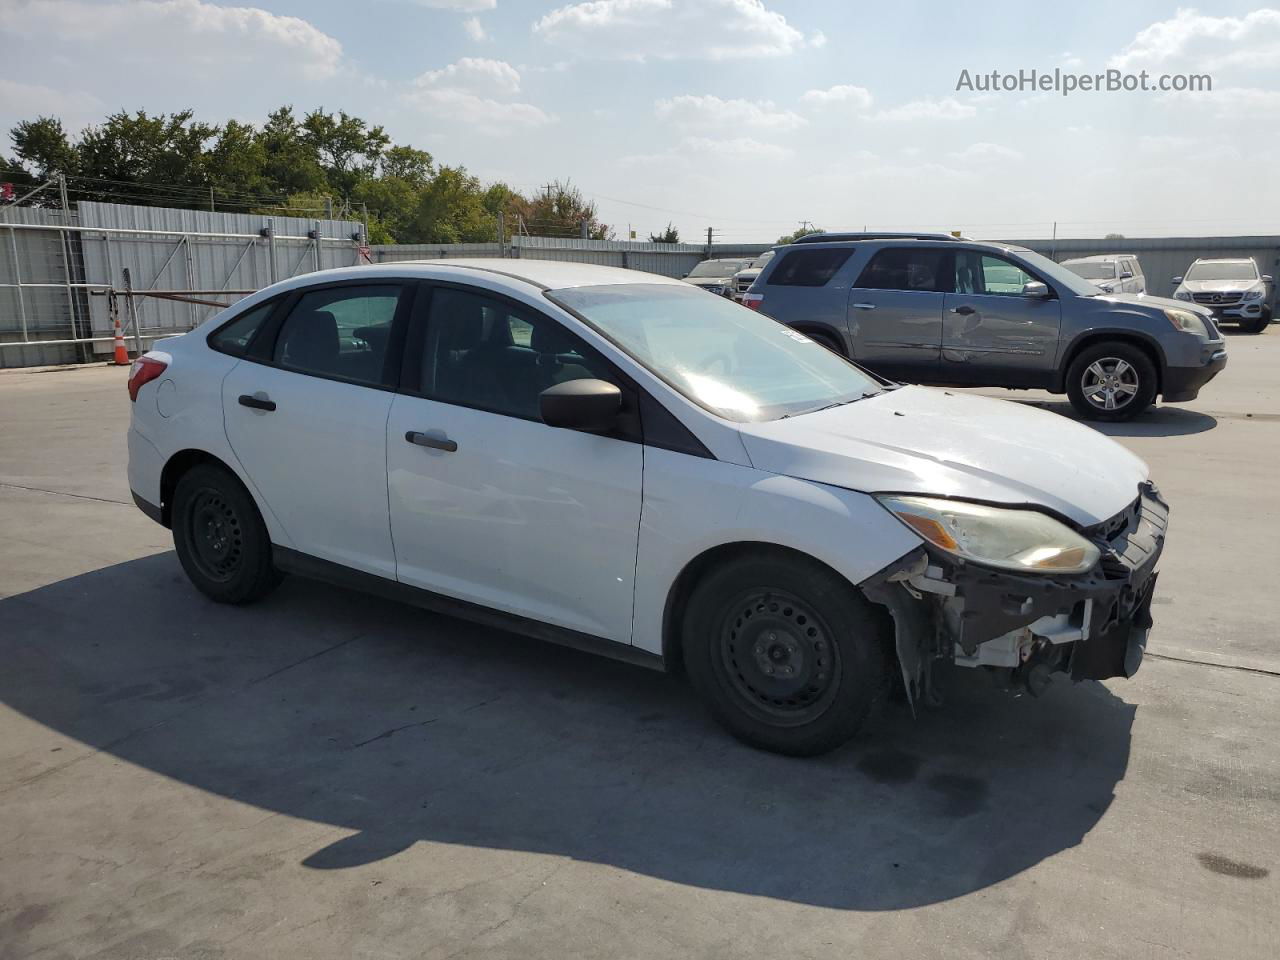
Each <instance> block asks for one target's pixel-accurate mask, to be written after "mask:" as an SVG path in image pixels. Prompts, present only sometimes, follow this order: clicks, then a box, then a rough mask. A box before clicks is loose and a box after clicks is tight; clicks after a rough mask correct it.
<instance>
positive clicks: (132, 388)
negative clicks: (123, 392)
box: [129, 356, 169, 403]
mask: <svg viewBox="0 0 1280 960" xmlns="http://www.w3.org/2000/svg"><path fill="white" fill-rule="evenodd" d="M168 367H169V365H168V364H167V363H165V362H164V361H163V360H157V359H156V358H155V357H147V356H142V357H139V358H138V359H137V360H135V361H133V366H132V367H130V368H129V400H130V401H131V402H134V403H136V402H137V400H138V391H139V390H141V389H142V388H143V386H144V385H145V384H148V383H150V382H151V381H152V380H154V379H155V378H156V377H158V376H160V374H162V373H164V372H165V370H167V369H168Z"/></svg>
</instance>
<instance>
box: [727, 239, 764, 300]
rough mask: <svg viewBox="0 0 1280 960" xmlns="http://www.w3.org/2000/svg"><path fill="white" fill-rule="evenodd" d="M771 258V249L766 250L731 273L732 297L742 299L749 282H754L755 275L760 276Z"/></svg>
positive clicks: (748, 288) (749, 285) (749, 284)
mask: <svg viewBox="0 0 1280 960" xmlns="http://www.w3.org/2000/svg"><path fill="white" fill-rule="evenodd" d="M772 259H773V251H772V250H766V251H765V252H764V253H762V254H760V256H758V257H756V258H755V259H753V260H748V261H747V265H746V266H745V267H744V268H743V269H741V270H739V271H738V272H737V273H735V274H734V275H733V299H735V300H738V301H741V300H742V297H743V295H745V294H746V292H747V291H748V290H750V289H751V284H753V283H755V280H756V277H758V276H760V271H761V270H763V269H764V265H765V264H766V263H768V262H769V261H770V260H772Z"/></svg>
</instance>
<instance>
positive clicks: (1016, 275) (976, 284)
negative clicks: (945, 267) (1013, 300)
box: [956, 251, 1036, 297]
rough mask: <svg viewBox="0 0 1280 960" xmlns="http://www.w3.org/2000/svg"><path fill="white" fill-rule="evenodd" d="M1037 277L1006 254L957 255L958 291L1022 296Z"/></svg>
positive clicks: (997, 295) (980, 294)
mask: <svg viewBox="0 0 1280 960" xmlns="http://www.w3.org/2000/svg"><path fill="white" fill-rule="evenodd" d="M1035 279H1036V278H1035V277H1033V276H1031V274H1029V273H1027V272H1026V271H1025V270H1023V269H1022V268H1021V267H1019V266H1018V265H1017V264H1015V263H1013V262H1012V261H1010V260H1006V259H1004V257H993V256H991V255H990V254H985V253H982V254H980V253H975V252H972V251H964V252H961V253H958V254H956V293H969V294H976V295H979V296H982V295H985V296H996V297H1020V296H1022V288H1023V287H1024V286H1025V285H1026V284H1028V283H1033V282H1035Z"/></svg>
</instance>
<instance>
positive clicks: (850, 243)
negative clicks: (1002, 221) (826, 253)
mask: <svg viewBox="0 0 1280 960" xmlns="http://www.w3.org/2000/svg"><path fill="white" fill-rule="evenodd" d="M871 242H873V243H874V245H876V246H882V247H943V248H947V249H950V248H953V247H955V245H956V244H961V245H962V246H964V247H969V248H977V249H979V250H993V251H996V250H1003V251H1006V252H1008V251H1013V252H1014V253H1035V251H1034V250H1032V249H1031V248H1030V247H1023V246H1019V245H1018V244H1016V243H1002V242H1001V241H999V240H966V239H960V238H956V237H953V236H951V235H950V234H941V235H938V236H928V235H925V234H915V233H911V234H897V235H893V236H890V235H889V234H883V233H882V234H877V235H876V236H875V237H874V238H872V237H870V236H868V237H865V238H863V239H861V240H808V241H806V242H804V243H799V242H797V243H793V244H790V245H788V246H783V247H778V248H777V249H778V250H795V249H796V248H804V247H860V246H862V245H863V244H868V243H871Z"/></svg>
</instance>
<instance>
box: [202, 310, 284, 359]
mask: <svg viewBox="0 0 1280 960" xmlns="http://www.w3.org/2000/svg"><path fill="white" fill-rule="evenodd" d="M275 307H276V301H274V300H272V301H270V302H268V303H261V304H259V305H258V306H256V307H254V308H253V309H252V310H249V311H247V312H246V313H242V314H240V316H238V317H236V318H235V319H234V320H232V321H231V322H230V323H228V324H227V325H226V326H225V327H223V328H222V329H221V330H218V331H217V332H216V333H213V334H212V335H210V337H209V346H211V347H213V349H215V350H217V351H218V352H220V353H229V354H231V356H233V357H243V356H244V352H245V351H246V350H248V349H249V341H250V340H252V339H253V335H254V334H255V333H257V332H258V329H259V328H260V327H261V326H262V324H263V321H265V320H266V319H267V317H269V316H271V311H272V310H274V309H275Z"/></svg>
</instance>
